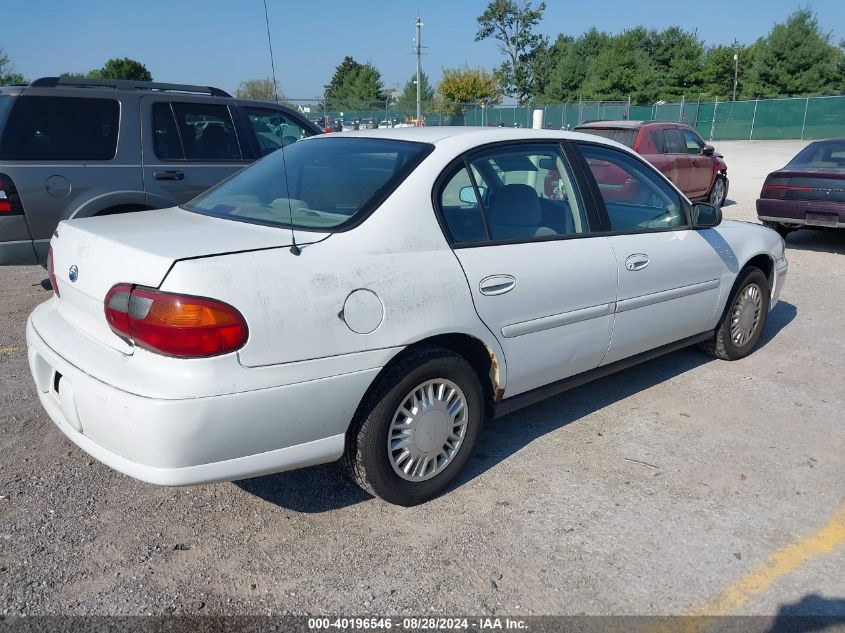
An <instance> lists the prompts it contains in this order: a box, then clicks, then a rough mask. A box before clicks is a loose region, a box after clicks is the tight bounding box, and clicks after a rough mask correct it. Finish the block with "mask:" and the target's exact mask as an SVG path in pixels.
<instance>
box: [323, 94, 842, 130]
mask: <svg viewBox="0 0 845 633" xmlns="http://www.w3.org/2000/svg"><path fill="white" fill-rule="evenodd" d="M535 109H542V110H543V122H544V125H545V126H546V127H548V128H552V129H566V128H573V127H575V126H577V125H578V124H579V123H583V122H584V121H595V120H618V119H628V120H632V121H679V122H683V123H686V124H688V125H691V126H693V127H695V128H696V129H697V130H698V132H699V134H701V136H702V137H703V138H705V139H707V140H711V141H726V140H768V139H814V138H830V137H837V136H839V137H845V95H843V96H835V97H798V98H787V99H759V100H754V101H702V102H696V101H685V102H675V103H665V102H664V103H661V102H658V103H656V104H653V105H630V104H628V103H627V102H624V101H579V102H574V103H563V104H561V103H555V104H540V105H536V106H489V107H483V108H482V107H480V106H476V105H472V104H442V103H440V104H436V103H424V104H423V113H424V116H425V125H428V126H432V125H433V126H438V125H475V126H482V125H483V126H493V127H495V126H499V125H503V126H505V127H513V126H514V125H518V126H522V127H531V125H532V122H533V112H534V110H535ZM312 116H320V117H322V116H327V117H328V118H329V119H330V120H337V119H342V120H344V121H353V122H354V121H360V120H361V119H373V120H374V121H375V122H379V121H383V120H385V119H392V120H395V121H398V122H404V123H408V124H413V123H414V122H415V120H416V109H412V110H409V109H398V108H396V107H395V106H392V105H389V104H388V107H385V103H384V102H383V101H382V102H372V103H370V102H364V103H362V104H361V105H360V106H359V107H357V108H355V109H340V108H330V109H327V110H316V109H314V110H313V111H312Z"/></svg>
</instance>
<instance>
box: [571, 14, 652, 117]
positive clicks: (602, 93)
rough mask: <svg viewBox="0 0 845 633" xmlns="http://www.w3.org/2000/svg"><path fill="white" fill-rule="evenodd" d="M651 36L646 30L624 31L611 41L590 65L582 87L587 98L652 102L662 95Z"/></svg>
mask: <svg viewBox="0 0 845 633" xmlns="http://www.w3.org/2000/svg"><path fill="white" fill-rule="evenodd" d="M650 42H651V40H650V36H649V33H648V31H646V30H645V29H643V28H642V27H640V28H637V29H631V30H628V31H623V32H622V33H620V34H619V35H617V36H615V37H613V38H611V39H610V41H609V45H608V46H606V47H604V48H603V49H602V50H601V51H600V52H599V53H598V55H596V58H595V59H594V60H593V62H592V64H591V65H590V72H589V76H588V77H587V79H586V81H585V82H584V83H583V84H582V86H581V91H582V92H581V94H582V96H583V97H584V98H585V99H603V100H620V101H621V100H625V99H628V98H629V97H630V98H631V100H632V101H633V102H635V103H651V102H653V101H654V100H655V99H656V98H657V96H658V74H657V71H656V69H655V67H654V62H653V61H652V58H651V56H650V55H649V50H648V47H649V46H650Z"/></svg>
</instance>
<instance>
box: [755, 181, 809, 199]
mask: <svg viewBox="0 0 845 633" xmlns="http://www.w3.org/2000/svg"><path fill="white" fill-rule="evenodd" d="M812 190H813V187H794V186H792V185H777V184H771V183H768V182H767V183H765V184H764V185H763V190H762V191H761V192H760V197H761V198H770V199H774V200H786V199H788V198H789V192H790V191H812Z"/></svg>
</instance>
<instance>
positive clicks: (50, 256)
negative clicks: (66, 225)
mask: <svg viewBox="0 0 845 633" xmlns="http://www.w3.org/2000/svg"><path fill="white" fill-rule="evenodd" d="M47 275H48V276H49V277H50V287H51V288H53V292H55V293H56V296H57V297H59V296H61V295H60V294H59V284H58V282H57V281H56V271H55V269H54V268H53V247H52V246H51V247H50V248H49V250H48V251H47Z"/></svg>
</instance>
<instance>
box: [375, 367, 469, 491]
mask: <svg viewBox="0 0 845 633" xmlns="http://www.w3.org/2000/svg"><path fill="white" fill-rule="evenodd" d="M466 429H467V405H466V397H465V396H464V392H463V391H461V388H460V387H458V385H456V384H455V383H453V382H452V381H451V380H446V379H445V378H438V379H435V380H428V381H426V382H424V383H422V384H421V385H418V386H416V387H415V388H414V389H413V390H412V391H411V392H410V393H409V394H408V395H407V396H405V398H404V399H403V400H402V403H401V404H400V405H399V407H398V408H397V409H396V412H395V413H394V414H393V420H392V421H391V423H390V429H389V430H388V432H387V454H388V456H389V458H390V465H391V466H393V470H394V471H395V472H396V474H397V475H399V476H400V477H402V479H405V480H407V481H425V480H426V479H431V478H432V477H434V476H435V475H437V474H438V473H440V472H441V471H442V470H443V469H444V468H446V466H448V465H449V464H450V463H451V462H452V459H453V458H454V457H455V455H457V454H458V451H459V450H460V448H461V445H462V444H463V442H464V437H465V436H466Z"/></svg>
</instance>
